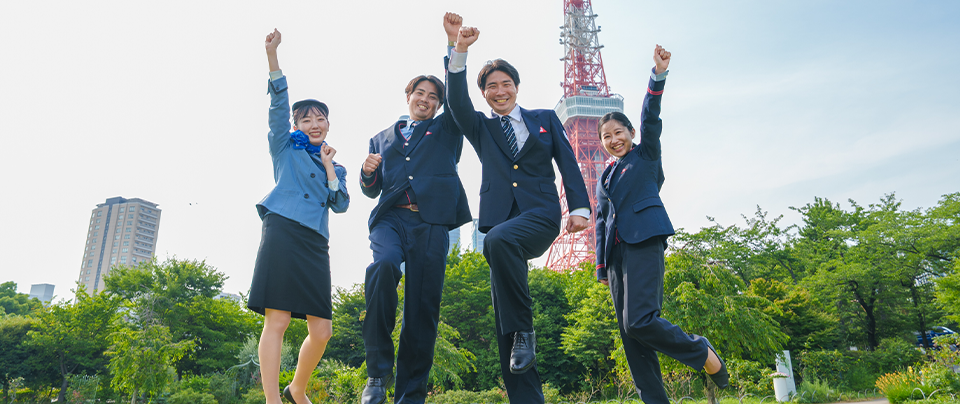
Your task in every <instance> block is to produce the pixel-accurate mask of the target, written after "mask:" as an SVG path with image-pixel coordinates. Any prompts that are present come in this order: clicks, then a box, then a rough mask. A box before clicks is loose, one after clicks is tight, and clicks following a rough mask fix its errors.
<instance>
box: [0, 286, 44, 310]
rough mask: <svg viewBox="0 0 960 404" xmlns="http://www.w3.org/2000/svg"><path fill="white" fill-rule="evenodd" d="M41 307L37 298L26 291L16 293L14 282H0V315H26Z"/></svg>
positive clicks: (41, 304)
mask: <svg viewBox="0 0 960 404" xmlns="http://www.w3.org/2000/svg"><path fill="white" fill-rule="evenodd" d="M41 307H43V303H41V302H40V300H39V299H37V298H35V297H33V298H31V297H30V295H28V294H26V293H17V284H16V283H15V282H4V283H0V315H2V314H4V313H6V314H13V315H21V316H25V315H28V314H30V313H32V312H34V311H36V310H38V309H40V308H41Z"/></svg>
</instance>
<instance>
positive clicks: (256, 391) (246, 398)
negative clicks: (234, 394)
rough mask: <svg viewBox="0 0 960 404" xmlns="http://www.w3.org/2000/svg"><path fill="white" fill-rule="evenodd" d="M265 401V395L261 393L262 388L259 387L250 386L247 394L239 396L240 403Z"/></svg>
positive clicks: (257, 403)
mask: <svg viewBox="0 0 960 404" xmlns="http://www.w3.org/2000/svg"><path fill="white" fill-rule="evenodd" d="M266 401H267V397H266V396H264V395H263V389H261V388H251V389H250V390H247V394H244V395H243V397H242V398H240V403H241V404H263V403H264V402H266Z"/></svg>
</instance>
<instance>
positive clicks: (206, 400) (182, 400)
mask: <svg viewBox="0 0 960 404" xmlns="http://www.w3.org/2000/svg"><path fill="white" fill-rule="evenodd" d="M260 395H261V396H262V395H263V392H260ZM167 404H217V399H215V398H213V394H210V393H198V392H196V391H194V390H193V389H183V390H180V391H179V392H177V393H176V394H174V395H172V396H170V398H168V399H167Z"/></svg>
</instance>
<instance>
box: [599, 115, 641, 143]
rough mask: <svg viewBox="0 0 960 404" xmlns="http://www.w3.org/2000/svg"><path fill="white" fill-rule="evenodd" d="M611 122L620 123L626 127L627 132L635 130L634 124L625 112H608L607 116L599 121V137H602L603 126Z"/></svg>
mask: <svg viewBox="0 0 960 404" xmlns="http://www.w3.org/2000/svg"><path fill="white" fill-rule="evenodd" d="M610 121H617V122H620V124H621V125H623V126H624V127H626V128H627V130H631V131H632V130H633V124H631V123H630V119H629V118H627V116H626V115H624V114H623V112H607V114H606V115H604V116H603V117H602V118H600V120H599V121H597V136H598V137H600V127H601V126H603V124H605V123H607V122H610Z"/></svg>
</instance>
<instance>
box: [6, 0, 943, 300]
mask: <svg viewBox="0 0 960 404" xmlns="http://www.w3.org/2000/svg"><path fill="white" fill-rule="evenodd" d="M445 11H456V12H459V13H460V14H461V15H463V16H464V19H465V21H464V23H465V24H466V25H473V26H477V27H479V28H480V31H481V34H480V39H479V40H478V42H477V43H476V44H475V45H474V46H473V47H472V48H471V52H470V55H469V59H468V74H469V75H470V77H474V74H476V71H477V68H478V67H479V66H480V65H481V63H482V62H483V61H485V60H488V59H493V58H498V57H501V58H504V59H506V60H508V61H510V62H511V63H513V64H514V65H515V66H517V68H518V69H519V71H520V74H521V82H522V84H521V85H520V92H519V96H518V101H519V103H520V105H522V106H524V107H526V108H553V107H554V105H555V104H556V103H557V101H558V100H559V99H560V96H561V95H562V92H561V88H560V86H559V83H560V81H561V80H562V74H563V64H562V62H561V61H560V60H559V59H560V58H561V57H562V56H563V47H562V46H561V45H559V43H558V38H559V33H560V29H559V26H560V25H561V24H562V23H563V2H562V1H561V0H549V1H547V0H524V1H516V0H510V1H506V0H492V1H484V2H480V1H434V0H425V1H420V2H416V3H414V2H406V1H338V2H332V1H272V2H197V1H161V2H132V1H113V2H106V1H96V2H78V1H4V2H2V3H0V32H2V33H3V38H4V57H3V63H2V64H0V76H2V77H3V78H4V86H3V89H4V96H3V97H0V134H2V136H3V147H0V172H2V174H0V190H2V192H3V197H2V198H0V211H3V212H4V213H5V219H4V220H3V221H2V223H3V229H2V231H0V256H2V257H3V261H2V263H0V282H4V281H15V282H17V283H18V284H19V288H18V289H19V291H21V292H28V291H29V288H30V284H34V283H52V284H55V285H56V291H55V292H56V294H57V295H58V296H59V297H61V298H63V297H67V296H69V295H70V292H69V290H70V289H71V288H73V287H74V282H75V281H76V279H77V276H78V274H79V268H80V262H81V258H82V254H83V247H84V242H85V237H86V230H87V225H88V220H89V215H90V211H91V210H92V209H93V208H94V207H95V206H96V204H98V203H103V202H104V201H105V200H106V199H107V198H110V197H114V196H123V197H126V198H143V199H146V200H149V201H152V202H155V203H158V204H159V205H160V208H161V209H162V211H163V213H162V218H161V222H160V230H159V240H158V244H157V250H158V251H157V253H158V256H159V257H160V258H161V259H163V258H164V257H167V256H174V255H175V256H177V257H179V258H191V259H201V260H206V262H207V263H208V264H210V265H212V266H215V267H216V268H218V269H220V270H221V271H223V272H225V273H226V274H227V275H228V276H229V279H228V280H227V282H226V285H225V289H226V291H228V292H231V293H237V292H240V291H243V292H244V293H245V292H246V290H247V288H248V287H249V284H250V279H251V275H252V269H253V263H254V259H255V257H256V253H257V247H258V245H259V242H260V219H259V218H258V216H257V214H256V210H255V208H254V206H255V204H256V203H257V202H258V201H259V200H260V199H261V198H262V197H263V196H264V195H266V194H267V192H268V191H269V190H270V189H271V188H272V187H273V185H274V183H273V173H272V168H271V161H270V156H269V153H268V151H267V141H266V133H267V130H268V128H267V108H268V106H269V96H268V95H267V94H266V85H267V83H266V81H267V70H268V69H267V63H266V57H265V53H264V48H263V39H264V36H265V35H266V34H267V33H269V32H270V31H272V30H273V28H277V29H279V30H280V31H281V32H282V33H283V43H282V44H281V46H280V50H279V58H280V66H281V68H282V69H283V71H284V73H285V74H286V75H287V77H288V82H289V85H290V90H289V91H290V94H291V97H292V99H294V100H298V99H302V98H317V99H320V100H323V101H325V102H327V103H328V105H329V106H330V110H331V111H330V121H331V129H330V134H329V137H328V141H329V143H330V144H331V145H333V146H334V147H335V148H337V150H338V153H337V156H336V158H335V160H337V161H338V162H339V163H341V164H343V165H345V166H346V167H347V168H348V171H349V172H348V175H349V176H350V182H349V184H350V187H349V191H350V193H351V195H352V200H351V205H350V209H349V211H348V212H347V213H345V214H341V215H333V217H332V219H331V220H330V228H331V229H330V233H331V242H330V245H331V249H330V255H331V264H332V272H333V283H334V285H337V286H343V287H349V286H350V285H352V284H354V283H358V282H362V281H363V274H364V270H365V268H366V266H367V265H368V264H369V262H370V260H371V255H370V250H369V242H368V240H367V234H368V232H367V227H366V222H367V218H368V216H369V214H370V210H371V209H372V208H373V206H374V205H375V203H374V202H375V201H374V200H371V199H368V198H366V197H365V196H363V194H362V193H361V192H360V190H359V189H358V186H357V176H358V175H359V168H360V165H361V162H362V161H363V159H364V158H365V156H366V153H367V145H368V139H369V138H370V137H371V136H373V135H374V134H376V133H377V132H378V131H379V130H381V129H382V128H385V127H387V126H389V125H391V124H392V123H393V121H394V120H395V119H396V118H397V117H398V116H400V115H402V114H405V113H406V111H407V109H406V103H405V97H404V94H403V87H404V86H405V85H406V83H407V81H408V80H409V79H410V78H412V77H413V76H415V75H418V74H434V75H438V76H442V73H443V70H442V67H443V66H442V59H441V58H442V56H443V52H444V45H445V41H446V38H445V36H444V34H443V29H442V26H441V19H442V16H443V13H444V12H445ZM594 12H595V13H597V14H598V15H599V17H598V18H597V24H598V25H600V26H602V31H601V32H600V34H599V35H600V42H601V43H602V44H603V45H604V46H605V47H604V48H603V60H604V64H605V67H606V75H607V80H608V82H609V84H610V86H611V88H612V90H613V91H614V92H616V93H618V94H621V95H623V97H624V98H625V103H626V111H625V112H626V114H627V115H628V116H629V117H631V118H633V119H634V120H638V119H639V114H640V107H641V102H642V98H643V94H644V92H645V90H646V88H645V87H646V84H647V77H648V74H649V73H648V72H649V69H650V67H651V66H652V65H653V62H652V59H651V56H652V50H653V48H654V46H655V44H658V43H659V44H662V45H663V46H665V47H666V48H667V49H668V50H670V51H671V52H673V61H672V63H671V65H670V76H669V78H668V80H667V85H666V92H665V93H664V97H663V113H662V115H661V117H662V118H663V122H664V131H663V137H662V139H663V162H664V163H663V164H664V170H665V173H666V178H667V180H666V183H665V185H664V187H663V190H662V193H661V196H662V198H663V200H664V202H665V205H666V207H667V211H668V212H669V214H670V216H671V219H672V221H673V223H674V225H675V226H676V227H682V228H685V229H687V230H691V231H695V230H696V229H698V228H700V227H701V226H706V225H708V224H709V222H708V221H707V219H706V217H707V216H712V217H715V218H716V219H717V221H718V222H720V223H722V224H724V225H729V224H734V223H742V219H741V217H740V215H741V214H748V215H751V214H752V212H753V211H754V210H755V209H756V207H757V206H758V205H759V206H760V207H761V208H763V209H764V210H767V211H769V212H770V213H771V214H773V215H780V214H783V215H785V219H784V221H785V222H786V223H794V222H796V221H797V220H798V216H797V215H796V213H794V212H792V211H790V210H789V207H790V206H802V205H804V204H806V203H809V202H812V201H813V199H814V197H815V196H819V197H826V198H829V199H830V200H832V201H835V202H841V203H843V206H848V205H847V204H846V200H847V199H848V198H852V199H854V200H856V201H857V202H859V203H861V204H867V203H871V202H875V201H878V200H879V199H880V198H881V197H882V196H883V195H884V194H886V193H890V192H896V195H897V197H898V198H900V199H902V200H903V203H904V207H905V208H908V209H914V208H917V207H931V206H933V205H935V204H936V203H937V201H938V200H939V199H940V196H941V195H943V194H947V193H952V192H957V191H960V103H958V94H960V24H958V23H957V21H958V19H957V17H958V15H960V3H958V2H954V1H923V2H910V1H906V2H904V1H897V2H894V1H843V2H837V1H798V2H769V1H724V2H717V1H689V2H682V4H678V2H664V1H656V2H652V1H633V0H631V1H624V0H619V1H615V0H596V1H595V2H594ZM471 96H472V97H473V100H474V104H475V105H477V106H485V103H484V101H483V99H482V97H481V95H480V93H479V91H473V93H472V94H471ZM460 173H461V178H462V179H463V183H464V187H465V188H466V190H467V195H468V197H469V198H470V205H471V208H472V210H473V213H474V216H476V215H477V213H478V212H479V209H478V203H479V197H478V195H477V192H478V189H479V183H480V174H479V173H480V167H479V162H478V160H477V157H476V154H475V153H474V151H473V149H472V148H471V147H470V146H469V144H467V145H466V146H465V148H464V154H463V159H462V161H461V165H460ZM469 231H470V226H469V225H467V226H465V227H464V228H463V229H462V230H461V232H462V233H463V234H464V235H467V234H469ZM544 260H545V257H544V258H541V259H540V260H539V261H537V262H538V263H540V264H542V263H543V261H544Z"/></svg>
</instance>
